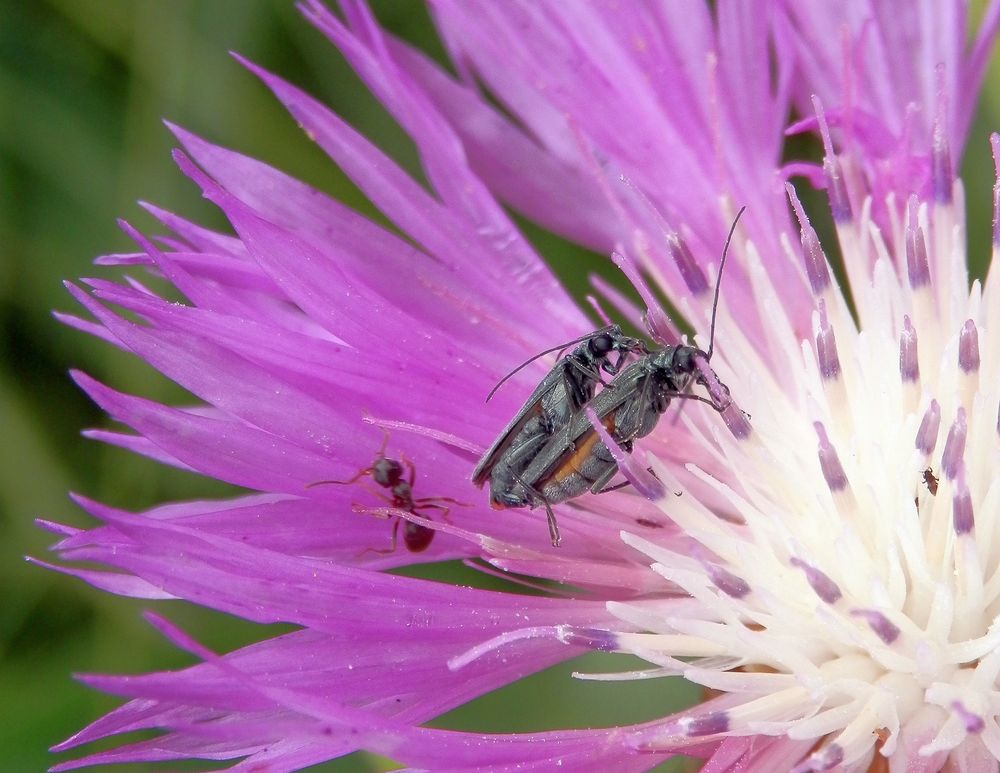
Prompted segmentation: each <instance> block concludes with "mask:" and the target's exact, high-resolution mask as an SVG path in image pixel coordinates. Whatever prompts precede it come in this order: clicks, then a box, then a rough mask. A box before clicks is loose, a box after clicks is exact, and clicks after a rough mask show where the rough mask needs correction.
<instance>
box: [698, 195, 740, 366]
mask: <svg viewBox="0 0 1000 773" xmlns="http://www.w3.org/2000/svg"><path fill="white" fill-rule="evenodd" d="M746 211H747V208H746V207H740V211H739V212H737V213H736V217H735V218H734V219H733V224H732V226H730V228H729V236H727V237H726V246H725V247H723V248H722V260H721V261H719V275H718V276H717V277H716V278H715V300H714V301H712V327H711V331H710V332H709V334H708V357H707V358H706V359H709V360H711V359H712V349H714V348H715V314H716V312H717V311H718V310H719V288H720V287H721V286H722V269H724V268H725V267H726V255H728V254H729V243H730V242H732V240H733V234H734V233H735V232H736V224H737V223H739V222H740V217H741V216H742V215H743V213H744V212H746Z"/></svg>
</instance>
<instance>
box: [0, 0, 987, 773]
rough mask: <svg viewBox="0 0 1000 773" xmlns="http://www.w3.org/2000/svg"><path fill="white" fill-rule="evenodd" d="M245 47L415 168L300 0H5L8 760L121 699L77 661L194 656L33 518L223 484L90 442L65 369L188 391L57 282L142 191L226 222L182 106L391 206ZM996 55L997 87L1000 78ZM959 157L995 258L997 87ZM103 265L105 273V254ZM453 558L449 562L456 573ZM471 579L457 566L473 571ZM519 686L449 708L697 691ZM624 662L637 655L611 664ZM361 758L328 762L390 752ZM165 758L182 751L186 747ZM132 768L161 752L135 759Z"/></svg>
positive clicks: (576, 707) (214, 622) (0, 205)
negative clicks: (67, 323)
mask: <svg viewBox="0 0 1000 773" xmlns="http://www.w3.org/2000/svg"><path fill="white" fill-rule="evenodd" d="M376 9H377V11H378V14H379V17H380V19H381V20H382V22H383V23H384V24H385V25H386V26H387V27H388V28H389V29H390V30H392V31H393V32H394V33H395V34H397V35H400V36H402V37H404V38H407V39H409V40H411V41H414V42H416V43H417V44H418V45H420V46H421V47H423V48H425V49H427V50H430V51H432V52H438V53H439V52H440V47H439V44H438V42H437V41H436V39H435V38H434V36H433V33H432V31H431V28H430V24H429V20H428V18H427V14H426V11H425V10H424V9H423V7H422V6H421V5H419V4H417V3H414V2H405V3H394V2H380V3H377V4H376ZM227 50H235V51H239V52H240V53H243V54H245V55H247V56H249V57H250V58H251V59H253V60H255V61H257V62H260V63H262V64H264V65H265V66H266V67H268V68H270V69H272V70H275V71H277V72H279V73H281V74H282V75H283V76H285V77H286V78H288V79H290V80H292V81H293V82H296V83H298V84H300V85H302V86H303V87H305V88H306V89H307V90H308V91H310V92H312V93H313V94H315V95H317V96H319V97H320V98H322V99H324V100H326V101H327V102H328V104H330V105H331V106H332V107H333V108H334V109H335V110H337V111H338V112H340V113H341V114H342V115H344V116H345V117H346V118H347V120H349V121H350V122H351V123H353V124H354V125H355V126H357V127H359V128H360V129H361V130H362V131H364V132H365V133H366V134H367V135H368V136H370V137H372V138H373V139H374V140H375V141H376V142H378V143H379V144H380V145H382V146H383V147H384V148H386V149H387V150H388V151H389V152H390V153H391V154H392V155H393V156H394V157H395V158H397V159H398V160H399V161H400V162H401V163H403V164H404V165H405V166H406V167H407V168H408V169H410V170H411V171H413V172H414V173H415V174H419V170H418V165H417V161H416V156H415V153H414V150H413V148H412V146H411V144H410V143H409V141H408V140H407V138H406V137H405V135H404V134H403V133H402V132H401V131H400V130H399V128H398V127H397V126H396V125H395V124H394V123H393V122H392V121H391V120H390V119H389V117H388V115H387V114H386V113H385V111H384V110H383V109H382V108H381V107H380V106H379V105H378V104H377V103H376V102H375V101H374V100H373V99H372V98H371V97H370V96H369V95H368V94H367V92H365V91H364V89H363V88H361V86H360V84H359V82H358V80H357V79H356V78H355V76H354V75H353V74H352V73H351V72H350V70H349V69H348V68H347V67H346V65H345V63H344V62H343V60H342V59H341V58H340V56H339V55H338V54H337V53H336V51H335V50H334V49H333V48H332V47H331V46H330V45H329V44H328V43H327V42H326V40H325V39H324V38H322V36H321V35H319V33H317V32H316V31H315V30H313V29H312V28H311V27H310V26H309V25H308V24H306V23H305V22H304V21H303V20H302V19H301V18H300V17H299V15H298V13H297V12H296V11H295V10H294V8H293V6H292V4H291V3H290V2H286V0H211V1H210V2H209V1H207V0H203V1H200V2H199V1H198V0H172V1H171V2H166V1H165V0H3V2H2V3H0V427H2V432H3V442H2V443H0V588H2V589H3V592H4V602H3V604H2V605H0V696H2V698H3V700H2V701H0V705H2V707H3V708H2V709H0V710H2V711H3V715H2V716H0V760H3V763H2V767H3V769H4V770H10V771H37V770H42V769H44V768H45V767H47V766H48V765H50V764H52V763H53V762H54V761H55V758H53V757H52V756H51V755H50V754H49V753H48V752H47V751H46V749H47V747H48V746H49V745H51V744H53V743H55V742H57V741H59V740H61V739H63V738H65V737H66V736H68V735H69V734H71V733H72V732H74V731H76V730H77V729H79V728H80V727H81V726H82V725H83V724H85V723H86V722H88V721H90V720H92V719H94V718H96V717H97V716H99V715H100V714H101V713H103V712H105V711H107V710H109V709H110V708H112V707H114V706H115V705H117V703H118V701H117V700H116V699H113V698H110V697H107V696H104V695H101V694H98V693H95V692H93V691H90V690H88V689H86V688H84V687H82V686H80V685H78V684H77V683H75V682H73V681H72V680H71V679H70V677H69V674H70V673H71V672H74V671H98V672H141V671H146V670H156V669H163V668H171V667H178V666H182V665H186V664H188V663H190V662H191V660H190V658H189V657H188V656H185V655H183V654H181V653H179V652H178V651H177V650H175V649H174V648H172V647H170V646H168V645H167V644H165V643H164V642H163V640H162V639H161V638H160V637H159V636H157V635H156V634H155V633H154V632H153V631H152V630H151V629H150V627H149V626H147V625H146V624H145V623H143V622H142V621H141V620H140V617H139V612H140V611H141V610H142V609H143V608H144V607H145V606H147V605H145V604H140V603H138V602H132V601H128V600H124V599H119V598H115V597H110V596H107V595H103V594H101V593H99V592H97V591H94V590H91V589H90V588H89V587H87V586H85V585H83V584H82V583H80V582H78V581H75V580H72V579H69V578H65V577H63V576H60V575H58V574H55V573H51V572H46V571H43V570H41V569H38V568H36V567H32V566H28V565H26V564H25V563H24V562H23V560H22V556H23V555H25V554H30V555H34V556H39V557H43V558H44V557H46V545H47V544H48V543H50V542H51V541H52V538H51V536H50V535H47V534H46V533H45V532H43V531H41V530H39V529H38V528H37V527H36V526H35V525H34V524H33V523H32V518H33V517H44V518H49V519H53V520H58V521H63V522H67V523H71V524H76V525H80V526H84V525H87V520H86V519H85V518H84V517H83V516H82V515H81V514H80V513H79V512H78V511H77V510H76V509H75V508H74V507H73V506H72V505H71V504H70V503H69V501H68V500H67V497H66V492H67V491H68V490H78V491H81V492H83V493H86V494H87V495H89V496H93V497H96V498H98V499H102V500H104V501H107V502H109V503H111V504H114V505H119V506H123V507H126V508H131V509H141V508H144V507H148V506H151V505H154V504H156V503H159V502H162V501H165V500H176V499H190V498H197V497H205V496H222V495H224V494H225V493H226V490H225V488H224V487H222V486H221V485H219V484H217V483H214V482H212V481H207V480H204V479H201V478H199V477H197V476H193V475H189V474H186V473H183V472H178V471H175V470H170V469H167V468H165V467H161V466H158V465H156V464H153V463H151V462H147V461H144V460H141V459H138V458H135V457H133V456H131V455H129V454H127V453H125V452H123V451H119V450H116V449H114V448H108V447H104V446H102V445H100V444H97V443H94V442H91V441H86V440H84V439H82V438H81V437H80V435H79V431H80V429H81V428H84V427H93V426H106V420H105V419H104V418H103V417H102V415H101V413H100V411H98V410H97V409H96V408H95V407H94V406H93V405H92V404H91V403H90V402H89V401H88V400H87V399H86V398H84V397H83V395H82V394H81V393H80V392H79V391H78V390H77V389H76V388H75V387H74V386H73V385H72V383H71V382H70V381H69V379H68V378H67V375H66V371H67V369H68V368H70V367H74V368H81V369H83V370H86V371H87V372H89V373H91V374H93V375H94V376H96V377H97V378H98V379H101V380H104V381H108V382H111V383H112V384H114V385H115V386H116V387H117V388H120V389H123V390H126V391H129V392H134V393H140V394H143V395H146V396H148V397H152V398H154V399H156V398H158V399H166V400H169V399H170V398H171V396H174V395H176V390H175V389H174V388H172V387H171V385H170V384H168V383H167V382H165V380H164V379H162V378H161V377H158V376H157V375H156V374H155V373H153V372H151V371H150V370H149V369H148V368H146V367H144V366H143V365H142V364H141V363H139V362H137V361H136V360H134V359H130V358H129V357H127V356H125V355H123V354H122V353H120V352H118V351H116V350H114V349H113V348H112V347H110V346H107V345H105V344H102V343H101V342H99V341H96V340H94V339H91V338H89V337H87V336H85V335H83V334H80V333H76V332H73V331H71V330H69V329H67V328H65V327H63V326H61V325H59V324H58V323H56V322H55V321H54V320H53V319H52V318H51V316H50V310H51V309H53V308H56V309H62V310H72V309H73V306H72V304H71V303H70V302H69V299H68V297H67V295H66V293H65V291H64V290H63V288H62V286H61V284H60V282H61V280H63V279H67V278H75V277H78V276H86V275H88V274H89V273H97V270H96V269H93V268H91V267H90V266H89V261H90V260H91V259H92V258H93V257H94V256H97V255H100V254H102V253H107V252H113V251H120V250H128V249H131V247H132V245H131V244H130V242H129V240H128V239H127V238H126V237H125V236H124V235H123V234H122V233H121V232H120V231H118V230H117V229H116V228H115V225H114V223H115V218H116V217H119V216H122V217H126V218H128V219H130V220H132V221H133V222H134V223H135V224H136V225H138V226H139V227H140V228H141V229H149V230H152V231H153V232H158V231H159V229H158V228H156V226H155V225H154V223H153V221H152V220H151V219H150V218H149V217H147V216H146V215H144V214H143V213H142V212H141V211H140V210H139V208H138V207H137V206H136V204H135V202H136V200H137V199H140V198H148V199H149V200H151V201H153V202H155V203H157V204H160V205H162V206H165V207H167V208H168V209H172V210H176V211H178V212H181V213H183V214H186V215H189V216H192V217H194V219H196V220H200V221H201V222H204V223H207V224H209V225H214V226H217V227H220V228H224V227H225V226H224V223H223V221H222V219H221V217H220V216H219V214H218V213H217V212H216V211H215V210H213V209H212V208H211V207H209V206H208V205H207V204H206V203H205V202H204V201H202V200H201V198H200V196H199V194H198V192H197V191H196V190H195V188H194V186H193V185H192V184H190V183H189V182H188V181H187V180H186V179H185V178H184V177H183V176H182V175H181V174H180V173H179V172H178V171H177V170H176V168H175V167H174V165H173V163H172V161H171V159H170V155H169V149H170V148H171V147H172V146H173V143H172V140H171V137H170V135H169V133H168V132H167V130H166V129H165V128H164V127H163V126H162V124H161V119H162V118H164V117H166V118H169V119H170V120H172V121H175V122H177V123H180V124H181V125H183V126H185V127H187V128H189V129H192V130H194V131H195V132H198V133H200V134H202V135H204V136H206V137H207V138H209V139H211V140H214V141H217V142H220V143H221V144H224V145H227V146H229V147H233V148H236V149H238V150H240V151H242V152H245V153H248V154H250V155H253V156H256V157H258V158H262V159H265V160H267V161H268V162H269V163H272V164H274V165H275V166H277V167H279V168H281V169H284V170H286V171H288V172H289V173H291V174H293V175H296V176H298V177H300V178H301V179H304V180H306V181H307V182H310V183H311V184H313V185H315V186H317V187H319V188H321V189H323V190H326V191H328V192H330V193H332V194H334V195H336V196H337V197H339V198H341V199H344V200H345V201H347V202H349V203H350V204H351V205H352V206H354V207H356V208H358V209H359V210H361V211H363V212H365V213H366V214H368V215H370V216H371V217H374V218H376V219H379V220H381V218H380V216H379V215H378V214H377V213H376V212H374V211H373V210H372V208H371V206H370V205H369V204H368V203H367V202H366V201H365V200H364V198H363V197H362V196H361V195H360V194H359V193H358V192H357V191H356V189H354V187H353V186H351V185H350V183H349V182H348V181H347V180H346V178H344V176H343V175H342V174H340V173H339V172H338V171H337V170H336V169H335V168H334V167H333V166H332V165H331V164H330V163H328V162H327V161H326V160H325V157H324V156H323V154H322V153H321V151H319V150H318V149H317V148H316V146H314V145H313V144H312V143H310V142H308V141H307V140H306V139H305V138H304V137H303V136H302V135H301V133H300V132H299V131H298V129H297V127H296V126H295V124H294V122H293V121H292V120H291V119H290V118H289V117H288V116H287V115H286V114H285V113H284V111H283V110H282V109H281V108H280V107H279V106H278V105H277V103H276V102H275V101H274V100H273V99H272V98H271V97H270V95H269V94H268V93H267V92H266V91H265V89H264V88H263V87H262V86H261V85H260V84H259V83H258V82H257V81H256V79H254V78H253V77H252V76H250V75H249V74H248V73H246V72H245V71H244V70H243V69H242V68H241V67H240V66H239V65H238V64H237V63H236V62H235V61H234V60H233V59H231V58H230V57H229V56H228V55H227V54H226V52H227ZM995 70H996V68H995V67H994V77H993V78H992V80H991V82H992V83H993V84H996V83H1000V77H998V74H997V73H996V71H995ZM984 105H985V107H984V110H983V113H982V115H980V117H979V120H978V121H977V124H976V127H975V130H974V132H973V135H972V137H971V142H970V152H969V154H968V158H967V160H966V163H965V165H964V172H965V179H966V182H967V190H968V192H969V199H968V200H969V205H970V223H969V238H970V243H971V246H972V253H973V255H974V256H975V258H974V260H975V266H976V268H975V270H976V272H977V273H978V274H979V275H982V273H983V268H984V266H985V262H986V259H987V256H988V249H989V243H988V239H989V219H990V209H989V205H990V195H989V189H990V186H991V185H992V183H993V174H992V163H991V162H990V160H989V157H988V144H987V141H986V136H987V131H988V130H989V129H990V128H993V127H1000V122H998V121H997V115H998V110H1000V95H998V93H997V89H996V88H995V87H993V88H990V89H988V90H987V92H986V97H985V101H984ZM529 233H530V234H531V236H532V238H536V239H538V240H539V245H540V248H541V249H542V250H543V251H544V252H545V254H546V255H547V256H548V257H550V258H551V259H552V261H553V262H554V264H555V265H556V266H557V270H559V272H560V274H561V275H562V276H564V277H565V278H566V281H567V284H568V285H569V286H570V288H571V290H572V291H573V292H575V293H577V294H578V295H579V294H582V292H583V291H584V289H585V287H586V279H585V277H586V273H587V272H588V271H591V270H600V271H602V273H606V274H608V275H611V274H612V270H611V269H610V267H609V266H608V264H607V263H606V261H604V260H603V259H602V258H600V257H599V256H594V255H592V254H589V253H587V252H586V251H584V250H581V249H578V248H576V247H573V246H571V245H567V244H566V243H565V242H562V241H561V240H559V239H556V238H554V237H551V236H549V235H543V234H539V232H538V229H534V228H532V229H530V230H529ZM100 273H101V274H103V275H107V274H108V272H107V271H106V270H104V269H101V270H100ZM446 571H452V570H450V569H449V570H446ZM463 577H464V575H463ZM159 608H160V609H161V610H162V611H164V612H165V613H166V614H168V615H169V616H170V617H171V618H172V619H174V620H176V621H177V622H179V623H180V624H181V625H183V626H185V627H187V628H188V629H189V630H191V631H193V632H194V633H195V634H196V635H197V636H198V637H199V638H201V640H202V641H204V642H205V643H206V644H208V645H209V646H212V647H215V648H217V649H219V650H226V649H231V648H233V647H236V646H239V645H240V644H242V643H245V642H249V641H253V640H256V639H258V638H260V637H261V636H263V635H267V634H268V633H270V632H269V631H261V630H260V627H259V626H254V625H251V624H247V623H245V622H242V621H238V620H232V619H229V618H225V617H224V616H221V615H217V614H214V613H210V612H207V611H205V610H199V609H193V608H190V607H187V606H186V605H182V604H178V603H174V604H162V605H160V606H159ZM584 660H585V662H584V663H582V664H581V663H575V664H571V665H568V666H563V667H560V668H558V669H553V670H552V671H550V672H548V673H546V674H543V675H540V676H537V677H534V678H532V679H530V680H526V681H525V682H523V683H521V684H518V685H513V686H511V687H510V688H508V689H506V690H503V691H500V692H499V693H497V694H495V695H492V696H488V697H487V698H484V699H483V700H481V701H478V702H476V704H475V705H474V706H473V707H471V708H468V709H463V710H460V711H458V712H455V713H454V714H453V715H451V716H449V717H448V718H447V723H448V724H449V725H450V726H453V727H456V728H463V729H477V730H488V731H503V730H530V729H551V728H557V727H562V726H587V725H599V724H612V723H615V722H627V721H638V720H641V719H645V718H651V717H654V716H657V715H661V714H663V713H665V712H666V711H668V710H670V709H671V707H672V706H676V705H677V703H678V702H680V701H684V700H690V699H691V695H692V692H691V690H690V688H685V687H683V686H680V687H679V688H678V689H672V688H671V687H670V686H668V685H667V684H665V683H664V682H658V681H653V682H645V683H637V684H632V685H626V686H608V685H601V684H595V683H586V682H579V681H576V680H572V679H569V678H568V674H569V672H570V671H572V670H573V668H580V669H581V670H601V669H607V668H609V663H608V660H607V659H606V658H601V657H600V656H596V655H595V656H589V657H588V658H586V659H584ZM610 667H613V668H619V667H624V668H628V667H630V666H629V665H628V664H625V665H623V664H622V663H621V662H620V661H616V662H615V663H614V664H613V665H612V666H610ZM378 765H379V763H378V762H377V761H375V760H373V759H365V760H362V759H359V758H354V759H353V760H350V761H348V762H346V763H343V762H342V763H336V764H331V765H327V766H322V767H321V769H322V770H338V769H343V770H349V769H353V770H357V769H359V768H362V767H365V766H368V767H370V768H371V769H376V767H377V766H378ZM170 768H171V769H172V770H178V769H184V768H183V766H178V765H171V766H170ZM120 769H121V770H151V769H158V768H157V767H155V766H153V767H148V768H147V767H144V766H133V767H130V768H120Z"/></svg>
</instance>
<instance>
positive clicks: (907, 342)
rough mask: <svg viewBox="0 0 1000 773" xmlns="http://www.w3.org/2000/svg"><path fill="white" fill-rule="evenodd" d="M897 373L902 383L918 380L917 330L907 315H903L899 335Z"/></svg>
mask: <svg viewBox="0 0 1000 773" xmlns="http://www.w3.org/2000/svg"><path fill="white" fill-rule="evenodd" d="M899 375H900V377H901V378H902V379H903V383H904V384H905V383H911V384H912V383H916V382H917V381H919V380H920V362H919V361H918V360H917V331H916V329H915V328H914V327H913V324H912V323H911V322H910V317H909V316H908V315H904V316H903V332H902V333H901V334H900V336H899Z"/></svg>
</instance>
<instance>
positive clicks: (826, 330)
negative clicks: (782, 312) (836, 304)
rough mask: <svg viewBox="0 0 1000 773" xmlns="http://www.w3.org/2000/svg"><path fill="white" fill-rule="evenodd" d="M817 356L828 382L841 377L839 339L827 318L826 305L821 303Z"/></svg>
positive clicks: (821, 370) (817, 334) (821, 372)
mask: <svg viewBox="0 0 1000 773" xmlns="http://www.w3.org/2000/svg"><path fill="white" fill-rule="evenodd" d="M816 354H817V356H818V357H819V372H820V374H821V375H822V376H823V379H824V380H826V381H834V380H836V379H837V378H839V377H840V358H839V357H838V356H837V339H836V338H835V337H834V335H833V328H832V327H830V320H829V319H827V316H826V304H825V303H824V302H823V300H822V299H820V302H819V331H818V332H817V333H816Z"/></svg>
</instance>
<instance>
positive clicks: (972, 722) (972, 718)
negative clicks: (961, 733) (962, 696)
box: [951, 701, 986, 735]
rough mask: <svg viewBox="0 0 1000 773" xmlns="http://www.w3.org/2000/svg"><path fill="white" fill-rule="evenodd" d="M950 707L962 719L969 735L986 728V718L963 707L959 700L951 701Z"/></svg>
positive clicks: (978, 732)
mask: <svg viewBox="0 0 1000 773" xmlns="http://www.w3.org/2000/svg"><path fill="white" fill-rule="evenodd" d="M951 708H952V710H953V711H954V712H955V713H956V714H958V716H959V717H960V718H961V719H962V724H963V725H965V732H966V733H968V734H969V735H979V734H980V733H981V732H983V730H985V729H986V720H984V719H983V718H982V717H981V716H980V715H979V714H976V713H975V712H973V711H969V710H968V709H967V708H965V705H964V704H963V703H962V702H961V701H952V704H951Z"/></svg>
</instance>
